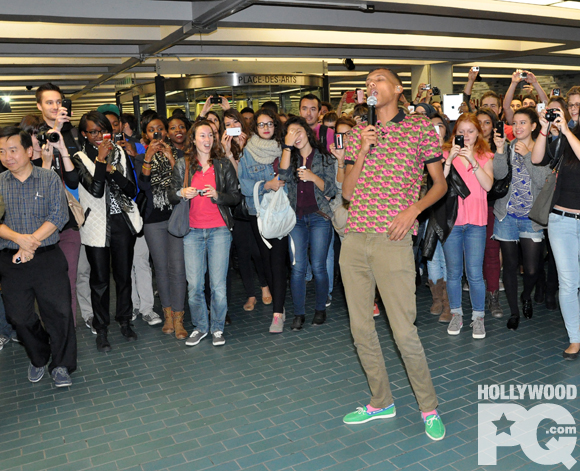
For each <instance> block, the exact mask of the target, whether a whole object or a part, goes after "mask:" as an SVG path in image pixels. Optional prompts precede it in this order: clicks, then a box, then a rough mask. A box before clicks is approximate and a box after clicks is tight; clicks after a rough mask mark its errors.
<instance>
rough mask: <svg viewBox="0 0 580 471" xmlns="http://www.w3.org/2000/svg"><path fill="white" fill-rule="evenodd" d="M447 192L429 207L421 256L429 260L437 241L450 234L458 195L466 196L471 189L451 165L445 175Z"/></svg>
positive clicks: (442, 241) (443, 239)
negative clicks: (447, 173)
mask: <svg viewBox="0 0 580 471" xmlns="http://www.w3.org/2000/svg"><path fill="white" fill-rule="evenodd" d="M446 180H447V193H445V196H443V198H441V199H440V200H439V201H437V202H436V203H435V204H434V205H433V206H431V208H430V209H429V223H428V224H427V229H426V231H425V240H424V242H423V256H424V257H425V258H427V259H428V260H431V258H432V257H433V254H434V253H435V248H436V247H437V241H438V240H440V241H441V243H444V242H445V241H446V240H447V237H449V234H451V230H452V229H453V226H454V225H455V220H456V219H457V210H458V208H459V201H458V199H457V198H458V197H461V198H463V199H465V198H467V197H468V196H469V195H470V194H471V191H469V188H468V187H467V185H466V184H465V182H464V181H463V178H461V175H459V172H457V170H455V168H454V167H453V165H451V167H450V171H449V175H447V178H446Z"/></svg>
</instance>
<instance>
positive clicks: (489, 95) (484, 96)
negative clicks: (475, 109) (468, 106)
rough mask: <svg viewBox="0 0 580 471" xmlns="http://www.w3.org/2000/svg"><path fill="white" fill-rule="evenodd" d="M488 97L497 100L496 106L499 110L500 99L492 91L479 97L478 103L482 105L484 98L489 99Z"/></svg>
mask: <svg viewBox="0 0 580 471" xmlns="http://www.w3.org/2000/svg"><path fill="white" fill-rule="evenodd" d="M489 97H492V98H495V99H496V100H497V106H498V107H499V108H501V98H500V96H499V95H498V94H497V93H495V92H494V91H493V90H488V91H487V92H485V93H484V94H483V95H481V101H480V103H483V100H485V99H486V98H489Z"/></svg>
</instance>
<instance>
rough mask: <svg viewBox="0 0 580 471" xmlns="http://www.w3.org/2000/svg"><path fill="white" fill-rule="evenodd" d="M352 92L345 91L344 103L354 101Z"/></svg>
mask: <svg viewBox="0 0 580 471" xmlns="http://www.w3.org/2000/svg"><path fill="white" fill-rule="evenodd" d="M354 94H355V92H353V91H350V92H346V93H345V95H344V97H345V102H346V103H355V101H354Z"/></svg>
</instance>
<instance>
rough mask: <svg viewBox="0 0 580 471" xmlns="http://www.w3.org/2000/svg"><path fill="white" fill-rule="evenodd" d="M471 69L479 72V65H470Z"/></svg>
mask: <svg viewBox="0 0 580 471" xmlns="http://www.w3.org/2000/svg"><path fill="white" fill-rule="evenodd" d="M471 70H473V71H474V72H479V67H472V68H471Z"/></svg>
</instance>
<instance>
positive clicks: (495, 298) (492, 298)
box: [486, 291, 503, 319]
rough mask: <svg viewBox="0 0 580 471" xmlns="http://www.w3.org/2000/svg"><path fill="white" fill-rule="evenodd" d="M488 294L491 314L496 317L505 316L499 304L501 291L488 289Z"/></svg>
mask: <svg viewBox="0 0 580 471" xmlns="http://www.w3.org/2000/svg"><path fill="white" fill-rule="evenodd" d="M486 295H487V297H488V301H489V310H490V311H491V315H492V316H493V317H495V318H496V319H499V318H501V317H503V310H502V308H501V305H500V304H499V291H493V292H491V291H487V292H486Z"/></svg>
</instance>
